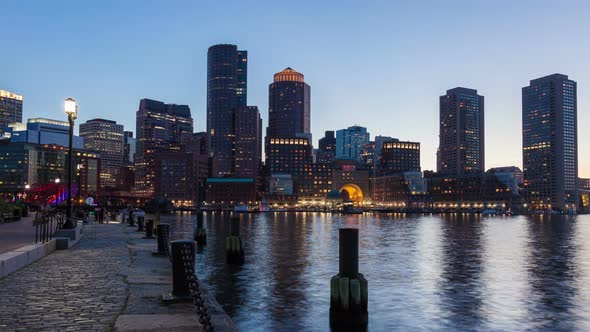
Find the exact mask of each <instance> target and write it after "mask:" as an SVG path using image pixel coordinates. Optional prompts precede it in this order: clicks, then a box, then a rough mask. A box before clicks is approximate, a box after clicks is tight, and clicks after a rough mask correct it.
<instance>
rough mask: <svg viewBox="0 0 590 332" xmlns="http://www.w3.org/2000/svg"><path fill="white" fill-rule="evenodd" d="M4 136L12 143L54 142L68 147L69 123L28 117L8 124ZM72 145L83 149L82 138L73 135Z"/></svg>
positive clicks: (43, 143) (44, 143) (49, 143)
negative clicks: (19, 121)
mask: <svg viewBox="0 0 590 332" xmlns="http://www.w3.org/2000/svg"><path fill="white" fill-rule="evenodd" d="M4 137H5V138H9V139H10V141H11V142H13V143H33V144H42V145H46V144H48V145H51V144H55V145H59V146H65V147H69V144H70V143H69V137H70V124H69V123H68V122H67V121H59V120H52V119H45V118H33V119H29V120H28V121H27V123H11V124H9V125H8V127H6V131H5V133H4ZM72 147H73V148H74V149H83V148H84V139H83V138H82V137H80V136H77V135H74V137H72Z"/></svg>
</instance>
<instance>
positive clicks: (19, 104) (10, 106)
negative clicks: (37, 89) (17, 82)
mask: <svg viewBox="0 0 590 332" xmlns="http://www.w3.org/2000/svg"><path fill="white" fill-rule="evenodd" d="M14 122H23V96H21V95H17V94H16V93H12V92H8V91H4V90H0V137H1V136H2V135H1V134H2V133H3V132H4V128H5V127H7V126H8V124H9V123H14Z"/></svg>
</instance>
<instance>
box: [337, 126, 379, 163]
mask: <svg viewBox="0 0 590 332" xmlns="http://www.w3.org/2000/svg"><path fill="white" fill-rule="evenodd" d="M370 136H371V135H370V134H369V133H368V132H367V128H365V127H361V126H352V127H348V128H346V129H340V130H338V131H337V132H336V159H346V160H356V161H358V162H361V159H362V158H361V157H362V155H363V152H364V148H365V145H366V144H368V143H369V141H370Z"/></svg>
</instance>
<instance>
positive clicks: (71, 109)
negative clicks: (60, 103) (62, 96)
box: [65, 98, 78, 120]
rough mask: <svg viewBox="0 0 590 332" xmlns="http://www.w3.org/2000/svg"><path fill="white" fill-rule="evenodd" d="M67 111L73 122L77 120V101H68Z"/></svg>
mask: <svg viewBox="0 0 590 332" xmlns="http://www.w3.org/2000/svg"><path fill="white" fill-rule="evenodd" d="M65 111H66V114H67V115H68V117H72V119H73V120H76V118H77V117H78V105H77V104H76V100H74V98H68V99H66V102H65Z"/></svg>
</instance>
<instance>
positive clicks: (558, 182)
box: [522, 74, 578, 211]
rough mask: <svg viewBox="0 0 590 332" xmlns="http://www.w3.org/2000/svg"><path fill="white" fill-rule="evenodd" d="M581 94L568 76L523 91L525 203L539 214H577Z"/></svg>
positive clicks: (540, 80)
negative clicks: (556, 211) (554, 211)
mask: <svg viewBox="0 0 590 332" xmlns="http://www.w3.org/2000/svg"><path fill="white" fill-rule="evenodd" d="M576 89H577V87H576V82H575V81H572V80H570V79H568V77H567V76H566V75H562V74H553V75H549V76H545V77H541V78H538V79H534V80H532V81H530V85H529V86H526V87H524V88H522V157H523V166H524V169H523V173H524V199H525V202H526V203H527V204H529V205H530V207H531V208H533V209H557V210H562V211H565V210H570V211H575V210H576V208H577V202H578V189H577V179H578V133H577V122H578V120H577V91H576Z"/></svg>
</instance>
